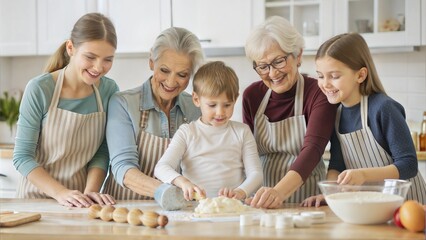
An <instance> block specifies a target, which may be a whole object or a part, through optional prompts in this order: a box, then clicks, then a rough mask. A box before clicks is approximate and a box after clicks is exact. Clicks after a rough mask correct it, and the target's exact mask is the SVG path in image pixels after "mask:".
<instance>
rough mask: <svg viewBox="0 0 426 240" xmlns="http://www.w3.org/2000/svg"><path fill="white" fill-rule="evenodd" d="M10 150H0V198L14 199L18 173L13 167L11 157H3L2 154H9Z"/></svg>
mask: <svg viewBox="0 0 426 240" xmlns="http://www.w3.org/2000/svg"><path fill="white" fill-rule="evenodd" d="M11 151H12V150H11V149H0V153H2V154H0V198H14V197H15V194H16V188H17V186H18V181H19V178H20V173H19V172H18V171H16V169H15V167H14V166H13V162H12V156H8V157H4V156H2V155H6V154H3V152H7V155H11V154H9V152H11Z"/></svg>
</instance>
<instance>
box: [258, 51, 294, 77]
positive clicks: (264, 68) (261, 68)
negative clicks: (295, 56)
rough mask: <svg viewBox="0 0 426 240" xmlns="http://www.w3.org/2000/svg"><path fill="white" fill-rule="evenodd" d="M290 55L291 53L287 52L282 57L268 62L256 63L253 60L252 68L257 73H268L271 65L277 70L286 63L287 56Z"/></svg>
mask: <svg viewBox="0 0 426 240" xmlns="http://www.w3.org/2000/svg"><path fill="white" fill-rule="evenodd" d="M290 55H291V53H289V54H287V55H286V56H284V57H278V58H275V59H274V60H273V61H272V62H271V63H270V64H266V63H262V64H259V65H257V64H256V62H254V61H253V69H254V70H255V71H256V72H257V74H259V75H266V74H268V73H269V70H270V69H271V67H273V68H275V69H277V70H279V69H282V68H284V67H285V66H286V65H287V58H288V56H290Z"/></svg>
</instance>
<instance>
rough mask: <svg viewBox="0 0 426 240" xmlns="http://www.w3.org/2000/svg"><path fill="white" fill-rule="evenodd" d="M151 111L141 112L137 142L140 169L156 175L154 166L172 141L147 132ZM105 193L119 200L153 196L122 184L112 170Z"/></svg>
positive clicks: (148, 198) (145, 198)
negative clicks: (137, 191) (138, 192)
mask: <svg viewBox="0 0 426 240" xmlns="http://www.w3.org/2000/svg"><path fill="white" fill-rule="evenodd" d="M148 116H149V111H148V110H146V111H142V112H141V119H140V130H139V135H138V139H137V142H136V144H137V145H138V154H139V166H140V169H139V170H140V171H141V172H143V173H144V174H146V175H147V176H150V177H154V168H155V165H156V164H157V162H158V161H159V160H160V158H161V156H162V155H163V154H164V152H165V151H166V149H167V147H168V146H169V143H170V138H162V137H159V136H156V135H154V134H151V133H148V132H145V128H146V126H147V122H148ZM104 192H105V193H108V194H110V195H112V196H114V198H115V199H117V200H152V199H153V198H151V197H148V196H144V195H140V194H137V193H136V192H134V191H132V190H130V189H128V188H124V187H122V186H120V185H119V184H118V183H117V182H116V181H115V179H114V177H113V174H112V172H111V171H110V173H109V176H108V180H107V182H106V186H105V191H104Z"/></svg>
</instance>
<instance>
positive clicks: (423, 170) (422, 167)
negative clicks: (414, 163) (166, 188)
mask: <svg viewBox="0 0 426 240" xmlns="http://www.w3.org/2000/svg"><path fill="white" fill-rule="evenodd" d="M419 172H420V174H422V176H423V179H424V180H425V182H426V161H422V160H420V161H419Z"/></svg>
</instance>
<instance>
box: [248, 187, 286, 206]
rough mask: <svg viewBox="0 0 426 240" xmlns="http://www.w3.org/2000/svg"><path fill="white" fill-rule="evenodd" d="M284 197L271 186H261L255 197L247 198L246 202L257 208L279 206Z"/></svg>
mask: <svg viewBox="0 0 426 240" xmlns="http://www.w3.org/2000/svg"><path fill="white" fill-rule="evenodd" d="M283 201H284V199H283V198H282V197H281V195H280V194H279V192H278V191H277V190H276V189H274V188H271V187H261V188H260V189H259V190H258V191H257V192H256V194H255V195H254V197H253V198H248V199H246V201H245V202H246V204H249V205H250V206H252V207H255V208H279V207H281V205H282V203H283Z"/></svg>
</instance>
